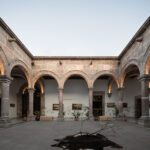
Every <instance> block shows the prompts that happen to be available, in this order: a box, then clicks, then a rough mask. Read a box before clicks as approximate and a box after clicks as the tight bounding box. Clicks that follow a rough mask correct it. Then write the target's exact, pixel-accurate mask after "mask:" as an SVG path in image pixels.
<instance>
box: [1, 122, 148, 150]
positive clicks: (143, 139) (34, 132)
mask: <svg viewBox="0 0 150 150" xmlns="http://www.w3.org/2000/svg"><path fill="white" fill-rule="evenodd" d="M101 125H103V123H101V122H98V121H97V122H93V121H85V122H84V123H83V126H81V122H79V121H76V122H74V121H66V122H58V121H57V122H55V121H53V122H35V121H33V122H28V123H24V124H20V125H17V126H13V127H11V128H7V129H0V148H1V149H2V150H10V149H11V150H26V149H28V150H42V149H43V150H59V148H54V147H51V145H52V144H55V143H56V142H55V141H54V139H58V138H63V137H65V136H66V135H70V134H71V135H72V134H75V133H77V132H79V131H80V129H81V127H82V131H87V132H94V131H97V130H98V129H100V127H101ZM108 127H109V129H106V130H104V131H103V132H101V133H102V134H104V135H105V136H106V137H108V138H109V139H110V140H112V141H113V142H115V143H117V144H119V145H121V146H123V150H142V149H143V150H149V148H150V142H149V133H150V129H148V128H142V127H140V126H135V125H134V124H129V123H126V122H110V124H109V126H108ZM105 150H113V149H112V148H110V147H107V148H105Z"/></svg>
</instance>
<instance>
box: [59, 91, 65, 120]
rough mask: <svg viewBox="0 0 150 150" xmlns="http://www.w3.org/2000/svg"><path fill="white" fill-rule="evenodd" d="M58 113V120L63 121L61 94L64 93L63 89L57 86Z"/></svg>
mask: <svg viewBox="0 0 150 150" xmlns="http://www.w3.org/2000/svg"><path fill="white" fill-rule="evenodd" d="M58 92H59V114H58V120H60V121H63V120H64V106H63V95H64V89H63V88H59V89H58Z"/></svg>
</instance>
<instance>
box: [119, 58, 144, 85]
mask: <svg viewBox="0 0 150 150" xmlns="http://www.w3.org/2000/svg"><path fill="white" fill-rule="evenodd" d="M130 66H136V67H137V68H138V70H139V73H140V75H141V74H142V73H141V69H140V68H141V64H140V63H139V61H138V60H136V59H132V60H130V61H128V63H127V64H125V65H124V66H123V67H122V69H121V72H120V78H119V79H120V87H123V86H124V81H125V77H126V70H127V69H128V68H129V67H130Z"/></svg>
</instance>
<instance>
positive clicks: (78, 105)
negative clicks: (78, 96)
mask: <svg viewBox="0 0 150 150" xmlns="http://www.w3.org/2000/svg"><path fill="white" fill-rule="evenodd" d="M72 110H82V104H72Z"/></svg>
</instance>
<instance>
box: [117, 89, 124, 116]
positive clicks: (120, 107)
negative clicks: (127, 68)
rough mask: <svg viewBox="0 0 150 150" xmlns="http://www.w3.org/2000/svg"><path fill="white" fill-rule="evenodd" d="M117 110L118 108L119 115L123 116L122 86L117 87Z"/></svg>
mask: <svg viewBox="0 0 150 150" xmlns="http://www.w3.org/2000/svg"><path fill="white" fill-rule="evenodd" d="M118 97H119V101H118V110H119V116H120V117H122V116H123V97H124V87H120V88H118Z"/></svg>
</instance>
